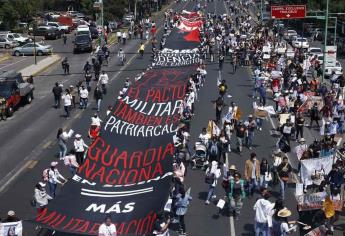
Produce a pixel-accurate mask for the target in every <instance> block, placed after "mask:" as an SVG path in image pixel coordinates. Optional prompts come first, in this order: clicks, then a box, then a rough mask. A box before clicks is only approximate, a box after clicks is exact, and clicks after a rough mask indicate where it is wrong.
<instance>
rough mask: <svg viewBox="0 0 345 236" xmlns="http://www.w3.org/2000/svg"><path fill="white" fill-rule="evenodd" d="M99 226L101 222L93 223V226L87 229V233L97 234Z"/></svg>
mask: <svg viewBox="0 0 345 236" xmlns="http://www.w3.org/2000/svg"><path fill="white" fill-rule="evenodd" d="M99 226H101V224H98V223H95V224H93V226H92V227H91V229H90V231H89V234H92V235H97V234H98V228H99Z"/></svg>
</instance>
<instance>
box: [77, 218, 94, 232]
mask: <svg viewBox="0 0 345 236" xmlns="http://www.w3.org/2000/svg"><path fill="white" fill-rule="evenodd" d="M89 227H90V222H89V221H85V222H84V224H83V225H82V226H80V227H79V228H77V229H76V230H75V232H81V233H86V232H87V230H88V229H89Z"/></svg>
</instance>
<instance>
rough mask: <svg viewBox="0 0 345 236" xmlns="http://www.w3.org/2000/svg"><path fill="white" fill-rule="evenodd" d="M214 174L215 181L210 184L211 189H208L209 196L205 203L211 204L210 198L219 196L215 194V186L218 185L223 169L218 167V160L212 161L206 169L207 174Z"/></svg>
mask: <svg viewBox="0 0 345 236" xmlns="http://www.w3.org/2000/svg"><path fill="white" fill-rule="evenodd" d="M209 174H212V176H213V181H212V183H210V184H209V189H208V194H207V198H206V201H205V204H206V205H208V204H210V199H211V198H216V197H217V196H216V195H215V194H214V191H215V188H216V186H217V182H218V181H217V179H219V177H220V176H221V174H222V173H221V170H220V168H218V162H217V161H212V163H211V166H210V167H208V168H207V170H206V175H209Z"/></svg>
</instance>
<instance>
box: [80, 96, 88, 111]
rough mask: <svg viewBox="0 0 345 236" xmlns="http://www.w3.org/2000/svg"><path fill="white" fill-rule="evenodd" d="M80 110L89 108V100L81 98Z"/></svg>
mask: <svg viewBox="0 0 345 236" xmlns="http://www.w3.org/2000/svg"><path fill="white" fill-rule="evenodd" d="M80 105H81V106H80V108H81V109H86V107H87V98H80Z"/></svg>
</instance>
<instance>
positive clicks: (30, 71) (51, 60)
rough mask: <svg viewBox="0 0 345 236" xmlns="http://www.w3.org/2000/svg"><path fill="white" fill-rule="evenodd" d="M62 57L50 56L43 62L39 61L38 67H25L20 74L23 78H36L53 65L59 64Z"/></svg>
mask: <svg viewBox="0 0 345 236" xmlns="http://www.w3.org/2000/svg"><path fill="white" fill-rule="evenodd" d="M60 59H61V57H60V56H59V55H52V56H49V57H47V58H45V59H43V60H41V61H39V62H38V63H37V64H36V65H35V64H33V65H30V66H28V67H25V68H24V69H22V70H20V71H19V72H20V73H22V76H23V77H24V79H25V78H27V77H29V76H30V75H32V76H36V75H38V74H40V73H41V72H43V71H44V70H46V69H48V68H49V67H50V66H52V65H53V64H55V63H57V62H59V61H60Z"/></svg>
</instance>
